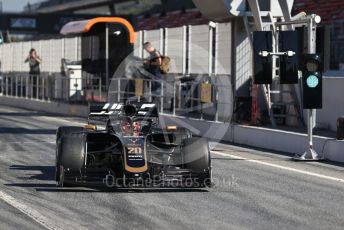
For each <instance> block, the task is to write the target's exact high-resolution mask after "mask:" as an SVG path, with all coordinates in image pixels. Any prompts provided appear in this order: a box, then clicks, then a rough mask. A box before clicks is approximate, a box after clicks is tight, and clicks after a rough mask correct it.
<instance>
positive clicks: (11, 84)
mask: <svg viewBox="0 0 344 230" xmlns="http://www.w3.org/2000/svg"><path fill="white" fill-rule="evenodd" d="M105 92H106V91H105V90H104V87H103V86H102V81H101V78H97V77H87V78H84V77H81V78H69V77H64V76H61V75H50V74H40V75H29V74H24V73H3V74H2V75H1V76H0V95H2V96H11V97H16V98H26V99H32V100H42V101H65V102H72V103H86V102H88V101H104V100H105V99H106V93H105Z"/></svg>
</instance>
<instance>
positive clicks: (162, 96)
mask: <svg viewBox="0 0 344 230" xmlns="http://www.w3.org/2000/svg"><path fill="white" fill-rule="evenodd" d="M160 96H161V98H160V113H163V112H164V82H163V81H161V95H160Z"/></svg>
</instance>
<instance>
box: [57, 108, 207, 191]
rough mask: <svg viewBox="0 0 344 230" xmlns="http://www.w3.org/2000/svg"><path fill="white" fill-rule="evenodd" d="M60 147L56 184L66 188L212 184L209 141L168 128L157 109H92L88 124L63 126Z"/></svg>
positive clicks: (58, 132) (59, 139)
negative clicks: (163, 123) (160, 119)
mask: <svg viewBox="0 0 344 230" xmlns="http://www.w3.org/2000/svg"><path fill="white" fill-rule="evenodd" d="M100 127H102V128H100ZM56 146H57V147H56V182H57V185H58V186H61V187H63V186H66V185H73V184H74V185H75V184H87V185H93V184H94V185H106V186H108V187H125V186H134V187H137V186H140V187H156V186H158V187H160V186H168V187H171V186H178V187H179V186H181V187H185V186H187V187H207V186H211V183H212V181H211V158H210V151H209V144H208V141H207V140H206V139H203V138H199V137H193V136H192V133H191V132H190V131H189V130H187V129H185V128H182V127H177V126H174V125H168V126H165V127H163V126H162V125H161V124H160V122H159V114H158V111H157V107H156V105H155V104H147V103H126V104H124V103H114V104H111V103H100V104H95V105H91V106H90V115H89V118H88V124H87V125H86V126H85V127H60V128H59V129H58V130H57V134H56Z"/></svg>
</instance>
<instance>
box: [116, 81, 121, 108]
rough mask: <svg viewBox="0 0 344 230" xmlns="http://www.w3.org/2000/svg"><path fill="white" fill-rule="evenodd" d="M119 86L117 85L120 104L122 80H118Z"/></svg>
mask: <svg viewBox="0 0 344 230" xmlns="http://www.w3.org/2000/svg"><path fill="white" fill-rule="evenodd" d="M117 81H118V84H117V99H118V102H120V101H121V79H117Z"/></svg>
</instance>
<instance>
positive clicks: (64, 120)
mask: <svg viewBox="0 0 344 230" xmlns="http://www.w3.org/2000/svg"><path fill="white" fill-rule="evenodd" d="M41 118H44V119H46V120H53V121H59V122H61V121H62V122H65V123H70V124H77V125H85V124H86V122H80V121H71V120H66V119H63V118H57V117H47V116H42V117H41Z"/></svg>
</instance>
